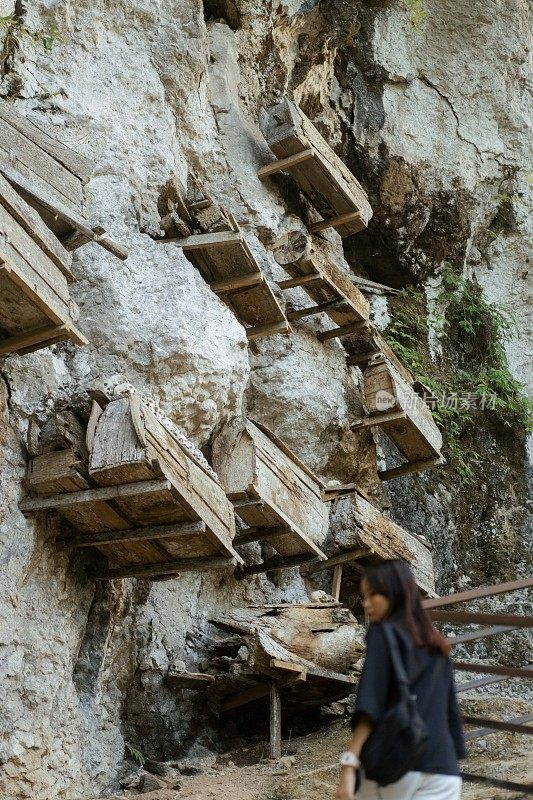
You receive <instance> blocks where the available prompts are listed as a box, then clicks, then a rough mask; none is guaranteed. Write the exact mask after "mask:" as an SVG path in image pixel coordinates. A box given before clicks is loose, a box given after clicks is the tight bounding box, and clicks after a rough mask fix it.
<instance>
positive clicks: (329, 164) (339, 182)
mask: <svg viewBox="0 0 533 800" xmlns="http://www.w3.org/2000/svg"><path fill="white" fill-rule="evenodd" d="M260 127H261V131H262V133H263V136H264V137H265V139H266V141H267V143H268V146H269V147H270V149H271V150H272V152H273V153H274V155H275V156H277V158H278V159H279V160H278V161H276V162H274V163H273V164H268V165H267V166H265V167H263V168H262V169H260V170H259V173H258V174H259V177H260V178H261V179H264V178H266V177H267V176H268V175H272V174H273V173H275V172H280V171H287V172H289V173H290V175H291V176H292V177H293V178H294V179H295V181H296V183H297V184H298V186H299V187H300V189H301V190H302V192H303V193H304V194H305V195H306V197H307V198H308V199H309V201H310V202H311V203H312V205H313V206H314V208H315V209H316V211H317V212H318V213H319V214H320V216H321V217H322V221H321V222H318V223H316V224H314V225H312V226H311V227H310V230H311V231H312V232H314V231H319V230H322V229H324V228H330V227H334V228H336V229H337V231H338V232H339V234H340V235H341V236H350V235H351V234H352V233H357V232H358V231H361V230H363V229H364V228H366V227H367V226H368V222H369V220H370V218H371V216H372V208H371V206H370V203H369V202H368V197H367V195H366V192H365V191H364V189H363V188H362V186H361V185H360V183H359V182H358V181H357V180H356V178H355V177H354V176H353V175H352V173H351V172H350V170H349V169H348V168H347V167H346V165H345V164H344V163H343V162H342V161H341V159H340V158H339V157H338V155H337V154H336V153H335V151H334V150H332V148H331V147H330V146H329V145H328V144H327V142H326V141H325V140H324V138H323V137H322V136H321V135H320V133H319V132H318V131H317V129H316V128H315V126H314V125H313V123H312V122H311V121H310V120H309V119H308V118H307V117H306V116H305V114H304V113H303V112H302V111H301V110H300V109H299V108H298V107H297V106H295V105H294V103H291V101H290V100H288V99H285V100H283V101H282V102H281V103H278V104H277V105H276V106H274V107H273V108H271V109H269V110H268V111H264V112H263V113H262V115H261V120H260Z"/></svg>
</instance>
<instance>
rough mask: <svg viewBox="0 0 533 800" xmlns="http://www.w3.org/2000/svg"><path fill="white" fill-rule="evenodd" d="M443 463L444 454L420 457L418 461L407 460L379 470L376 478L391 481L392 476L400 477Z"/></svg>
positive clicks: (444, 461) (439, 465)
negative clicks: (433, 456) (405, 462)
mask: <svg viewBox="0 0 533 800" xmlns="http://www.w3.org/2000/svg"><path fill="white" fill-rule="evenodd" d="M443 464H446V459H445V458H444V456H441V457H440V458H421V459H419V460H418V461H408V462H407V464H401V466H399V467H392V468H391V469H385V470H381V472H378V478H379V479H380V480H381V481H391V480H393V478H400V477H401V476H402V475H410V474H411V473H412V472H421V471H422V470H426V469H431V468H432V467H441V466H442V465H443Z"/></svg>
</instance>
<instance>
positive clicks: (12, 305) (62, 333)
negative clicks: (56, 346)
mask: <svg viewBox="0 0 533 800" xmlns="http://www.w3.org/2000/svg"><path fill="white" fill-rule="evenodd" d="M70 265H71V256H70V253H68V252H67V251H66V250H65V249H64V247H62V245H61V244H60V243H59V241H58V240H57V239H56V238H55V236H54V235H53V234H52V233H51V232H50V231H49V230H48V228H47V227H46V225H45V224H44V222H43V221H42V220H41V218H40V217H39V215H38V214H37V213H36V212H35V211H34V210H33V209H32V208H31V207H30V206H28V204H27V203H26V202H25V201H24V200H23V199H22V198H21V197H19V195H18V194H17V193H16V192H15V190H14V189H13V188H12V187H11V186H10V185H9V183H8V182H7V181H6V180H5V179H4V178H3V177H2V176H1V175H0V356H1V355H7V354H9V353H20V354H23V353H29V352H32V351H33V350H38V349H40V348H43V347H48V346H49V345H51V344H53V343H55V342H58V341H60V340H62V339H69V340H70V341H72V342H74V343H75V344H78V345H84V344H87V343H88V340H87V339H86V338H85V336H84V335H83V334H82V333H81V332H80V331H79V330H78V328H77V327H76V325H75V322H76V320H77V319H78V307H77V305H76V303H75V302H74V301H73V300H72V299H71V297H70V294H69V286H68V284H69V282H72V281H73V280H74V276H73V275H72V272H71V270H70Z"/></svg>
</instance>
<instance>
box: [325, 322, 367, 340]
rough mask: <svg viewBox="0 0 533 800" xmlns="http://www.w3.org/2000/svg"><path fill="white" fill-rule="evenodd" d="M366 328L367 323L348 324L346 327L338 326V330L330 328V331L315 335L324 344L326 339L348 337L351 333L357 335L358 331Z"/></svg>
mask: <svg viewBox="0 0 533 800" xmlns="http://www.w3.org/2000/svg"><path fill="white" fill-rule="evenodd" d="M367 327H368V322H362V321H360V322H349V323H348V325H340V326H339V327H338V328H332V330H330V331H322V332H321V333H317V339H318V340H319V341H321V342H326V341H327V340H328V339H338V338H340V337H341V336H350V335H351V334H352V333H359V331H361V330H363V329H364V328H367Z"/></svg>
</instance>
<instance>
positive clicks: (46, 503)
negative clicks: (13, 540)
mask: <svg viewBox="0 0 533 800" xmlns="http://www.w3.org/2000/svg"><path fill="white" fill-rule="evenodd" d="M170 488H171V484H170V481H168V480H155V481H154V480H152V481H136V482H135V483H126V484H123V485H118V486H103V487H101V488H99V489H84V490H83V491H81V492H69V493H68V494H56V495H52V497H27V498H26V499H24V500H22V502H21V503H20V504H19V509H20V510H21V511H22V513H23V514H27V513H29V512H31V511H42V510H45V509H48V508H62V507H64V506H75V505H81V504H82V503H96V502H99V501H100V500H114V499H116V498H119V497H135V496H137V495H141V494H153V493H154V492H162V491H165V490H170Z"/></svg>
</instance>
